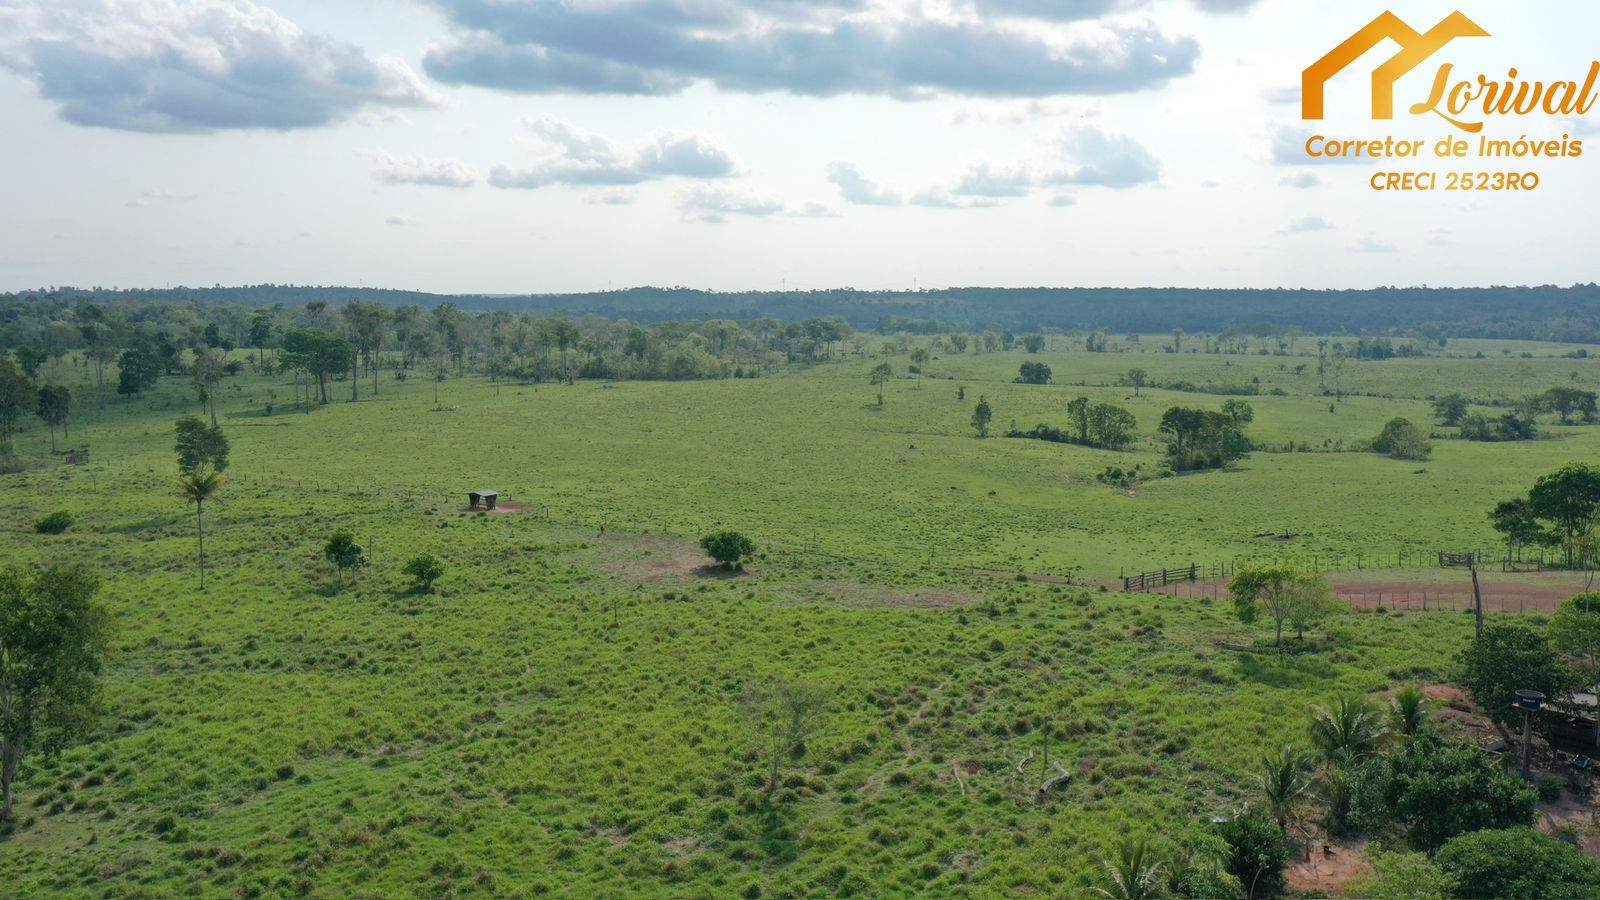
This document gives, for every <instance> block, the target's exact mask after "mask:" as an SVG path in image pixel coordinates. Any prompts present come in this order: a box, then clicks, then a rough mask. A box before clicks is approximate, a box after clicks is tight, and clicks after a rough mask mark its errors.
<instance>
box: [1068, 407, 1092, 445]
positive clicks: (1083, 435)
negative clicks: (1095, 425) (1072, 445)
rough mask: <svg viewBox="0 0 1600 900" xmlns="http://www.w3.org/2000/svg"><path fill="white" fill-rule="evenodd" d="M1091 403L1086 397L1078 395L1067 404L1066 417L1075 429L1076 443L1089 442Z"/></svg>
mask: <svg viewBox="0 0 1600 900" xmlns="http://www.w3.org/2000/svg"><path fill="white" fill-rule="evenodd" d="M1091 405H1092V404H1091V403H1090V402H1089V398H1088V397H1078V398H1076V399H1074V400H1072V401H1071V402H1069V403H1068V404H1067V418H1068V419H1070V420H1071V423H1072V427H1074V428H1075V429H1077V432H1078V443H1080V444H1087V443H1089V407H1090V406H1091Z"/></svg>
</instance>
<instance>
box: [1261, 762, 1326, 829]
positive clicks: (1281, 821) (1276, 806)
mask: <svg viewBox="0 0 1600 900" xmlns="http://www.w3.org/2000/svg"><path fill="white" fill-rule="evenodd" d="M1312 762H1313V761H1312V756H1311V754H1310V753H1307V752H1306V751H1305V750H1302V749H1300V748H1298V747H1283V748H1281V749H1279V750H1277V751H1274V752H1269V753H1266V754H1263V755H1262V757H1261V774H1260V775H1258V776H1256V786H1257V787H1258V788H1259V789H1260V791H1261V797H1262V799H1264V800H1265V801H1266V802H1267V809H1268V811H1270V812H1271V813H1272V818H1273V821H1275V822H1277V823H1278V829H1279V830H1280V831H1282V832H1284V833H1285V834H1287V833H1288V832H1289V822H1290V820H1291V819H1292V818H1293V816H1294V807H1295V805H1296V804H1297V803H1299V802H1300V798H1301V797H1303V796H1305V794H1306V792H1307V791H1309V790H1311V767H1312Z"/></svg>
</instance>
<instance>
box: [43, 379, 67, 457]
mask: <svg viewBox="0 0 1600 900" xmlns="http://www.w3.org/2000/svg"><path fill="white" fill-rule="evenodd" d="M71 408H72V393H71V392H70V391H68V390H67V389H66V388H65V387H64V386H62V385H59V384H47V385H45V386H44V387H42V388H39V405H38V410H37V412H38V414H39V418H41V419H43V420H44V422H45V424H46V425H49V426H50V452H51V453H55V452H56V429H57V428H64V427H65V426H66V424H67V412H68V411H69V410H70V409H71Z"/></svg>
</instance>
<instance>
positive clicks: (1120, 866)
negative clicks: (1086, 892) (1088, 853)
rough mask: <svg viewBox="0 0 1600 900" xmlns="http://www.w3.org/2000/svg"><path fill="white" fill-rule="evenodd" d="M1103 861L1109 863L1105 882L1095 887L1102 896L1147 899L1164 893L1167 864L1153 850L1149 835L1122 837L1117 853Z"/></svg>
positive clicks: (1126, 899)
mask: <svg viewBox="0 0 1600 900" xmlns="http://www.w3.org/2000/svg"><path fill="white" fill-rule="evenodd" d="M1103 862H1104V863H1105V867H1106V874H1105V879H1104V884H1102V885H1101V886H1099V887H1096V888H1095V892H1096V893H1098V894H1100V895H1101V896H1102V897H1111V898H1113V900H1144V898H1147V897H1159V896H1161V893H1162V889H1163V887H1164V885H1163V884H1162V881H1163V877H1164V876H1165V875H1166V869H1167V866H1166V863H1164V862H1162V861H1161V860H1160V859H1158V858H1157V857H1156V855H1155V854H1154V853H1152V852H1151V851H1150V847H1149V843H1148V841H1146V839H1144V838H1139V839H1138V840H1134V839H1133V838H1131V837H1126V838H1123V839H1122V843H1121V844H1119V845H1118V846H1117V853H1116V855H1115V856H1113V857H1111V858H1108V859H1105V860H1103Z"/></svg>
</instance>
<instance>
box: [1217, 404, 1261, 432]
mask: <svg viewBox="0 0 1600 900" xmlns="http://www.w3.org/2000/svg"><path fill="white" fill-rule="evenodd" d="M1222 414H1223V415H1225V416H1227V417H1228V418H1229V419H1230V420H1231V421H1232V422H1233V427H1235V428H1244V427H1245V426H1247V425H1249V424H1250V423H1251V422H1254V421H1255V420H1256V411H1255V408H1254V407H1252V406H1251V405H1250V403H1249V401H1247V400H1224V401H1223V402H1222Z"/></svg>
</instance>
